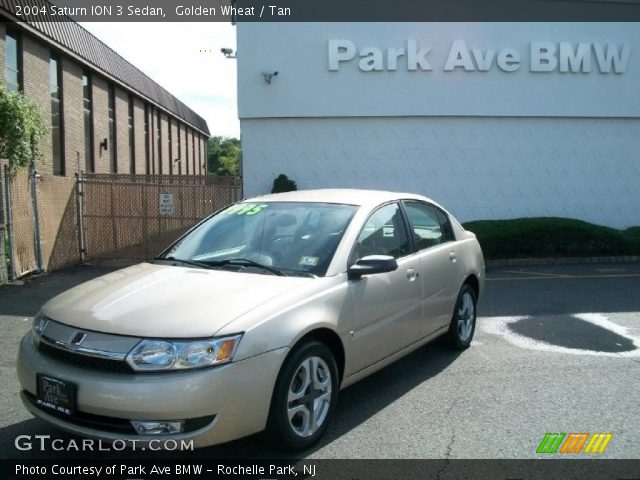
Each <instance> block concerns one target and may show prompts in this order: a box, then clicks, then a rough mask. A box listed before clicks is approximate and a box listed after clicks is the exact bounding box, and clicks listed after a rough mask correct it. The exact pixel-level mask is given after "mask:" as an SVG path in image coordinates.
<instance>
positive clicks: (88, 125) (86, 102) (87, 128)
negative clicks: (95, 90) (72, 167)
mask: <svg viewBox="0 0 640 480" xmlns="http://www.w3.org/2000/svg"><path fill="white" fill-rule="evenodd" d="M82 95H83V100H82V104H83V109H84V168H85V170H86V171H87V172H93V171H94V170H95V168H94V164H93V103H92V101H91V95H92V93H91V76H90V75H89V73H87V72H84V73H83V74H82Z"/></svg>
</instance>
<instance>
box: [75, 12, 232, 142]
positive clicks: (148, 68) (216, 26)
mask: <svg viewBox="0 0 640 480" xmlns="http://www.w3.org/2000/svg"><path fill="white" fill-rule="evenodd" d="M82 26H83V27H85V28H86V29H87V30H89V31H90V32H91V33H93V34H94V35H95V36H96V37H98V38H99V39H100V40H102V41H103V42H105V43H106V44H107V45H109V46H110V47H111V48H113V49H114V50H115V51H116V52H118V53H119V54H120V55H122V56H123V57H124V58H126V59H127V60H129V61H130V62H131V63H133V64H134V65H135V66H136V67H138V68H139V69H140V70H142V71H143V72H144V73H146V74H147V75H149V77H151V78H152V79H153V80H155V81H156V82H157V83H159V84H160V85H162V86H163V87H164V88H166V89H167V90H168V91H169V92H171V93H172V94H173V95H175V96H176V97H178V98H179V99H180V100H182V101H183V102H184V103H185V104H186V105H188V106H189V107H190V108H191V109H192V110H194V111H195V112H196V113H198V114H199V115H200V116H202V117H204V119H205V120H206V121H207V123H208V125H209V130H210V131H211V135H222V136H227V137H236V138H239V137H240V122H239V121H238V109H237V92H236V86H237V85H236V61H235V60H231V59H227V58H225V57H224V56H223V55H222V53H220V49H221V48H223V47H225V48H232V49H233V50H234V51H235V49H236V32H235V27H234V26H233V25H231V24H230V23H226V22H209V23H207V22H197V23H180V22H166V23H151V22H141V23H135V22H131V23H129V22H126V23H125V22H119V23H107V22H82Z"/></svg>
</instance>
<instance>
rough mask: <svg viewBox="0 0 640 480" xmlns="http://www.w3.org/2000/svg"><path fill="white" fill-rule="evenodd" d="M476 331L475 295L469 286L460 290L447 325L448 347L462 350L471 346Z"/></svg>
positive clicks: (464, 286) (466, 285)
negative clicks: (449, 322)
mask: <svg viewBox="0 0 640 480" xmlns="http://www.w3.org/2000/svg"><path fill="white" fill-rule="evenodd" d="M475 329H476V293H475V291H474V290H473V288H471V286H470V285H468V284H465V285H463V286H462V288H461V289H460V293H459V294H458V300H457V302H456V307H455V310H454V311H453V317H452V318H451V324H450V325H449V332H448V334H447V335H448V340H449V345H450V346H451V347H453V348H455V349H457V350H464V349H465V348H468V347H469V345H471V340H473V334H474V332H475Z"/></svg>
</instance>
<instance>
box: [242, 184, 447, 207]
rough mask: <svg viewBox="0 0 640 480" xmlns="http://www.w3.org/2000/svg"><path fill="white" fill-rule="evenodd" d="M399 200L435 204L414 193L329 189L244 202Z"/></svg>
mask: <svg viewBox="0 0 640 480" xmlns="http://www.w3.org/2000/svg"><path fill="white" fill-rule="evenodd" d="M399 199H412V200H422V201H427V202H431V203H435V202H433V201H432V200H430V199H429V198H427V197H423V196H422V195H416V194H414V193H398V192H386V191H383V190H359V189H348V188H344V189H341V188H327V189H318V190H296V191H294V192H286V193H274V194H269V195H262V196H258V197H253V198H248V199H246V200H243V201H244V202H255V201H260V202H323V203H340V204H345V205H357V206H375V205H379V204H381V203H385V202H390V201H393V200H399Z"/></svg>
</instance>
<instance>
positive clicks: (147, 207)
mask: <svg viewBox="0 0 640 480" xmlns="http://www.w3.org/2000/svg"><path fill="white" fill-rule="evenodd" d="M79 184H80V190H81V192H80V193H81V196H80V198H81V207H80V208H81V209H82V212H83V214H82V219H83V236H84V239H83V240H82V242H83V244H84V250H85V252H84V253H85V254H86V255H87V256H88V257H89V258H94V259H141V260H144V259H149V258H152V257H155V256H156V255H158V254H159V253H160V252H161V251H162V250H163V249H164V248H165V247H167V246H168V245H169V244H170V243H171V242H172V241H174V240H175V239H176V238H177V237H179V236H180V235H181V234H183V233H184V232H186V231H187V230H188V229H189V228H190V227H191V226H193V225H194V224H195V223H197V222H198V221H200V220H201V219H202V218H204V217H206V216H207V215H209V214H211V213H213V212H215V211H216V210H219V209H221V208H223V207H225V206H226V205H229V204H230V203H233V202H235V201H237V200H238V199H239V198H240V190H239V188H238V186H237V185H236V184H235V182H234V179H233V178H232V177H210V176H209V177H202V176H200V177H198V176H191V177H190V176H181V177H171V176H168V175H162V176H160V175H152V176H148V175H110V174H88V175H83V176H81V177H80V183H79Z"/></svg>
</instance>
